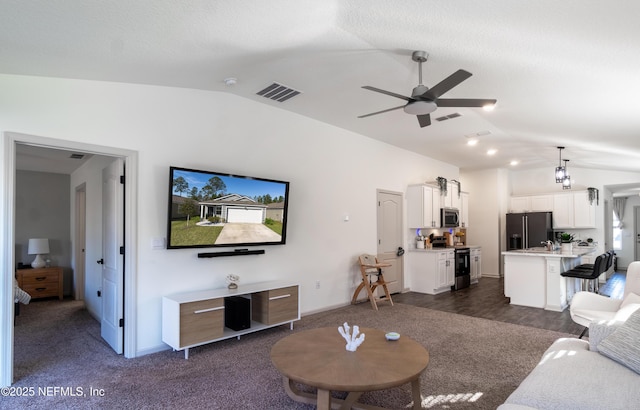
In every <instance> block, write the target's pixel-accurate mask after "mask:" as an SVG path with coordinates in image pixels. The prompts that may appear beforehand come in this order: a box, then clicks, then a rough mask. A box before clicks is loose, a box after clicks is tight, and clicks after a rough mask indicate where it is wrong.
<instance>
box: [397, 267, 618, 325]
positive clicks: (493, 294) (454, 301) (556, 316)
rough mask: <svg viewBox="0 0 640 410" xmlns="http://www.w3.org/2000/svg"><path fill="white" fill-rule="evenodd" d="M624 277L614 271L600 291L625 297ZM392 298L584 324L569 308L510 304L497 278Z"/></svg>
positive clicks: (493, 315)
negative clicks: (454, 288)
mask: <svg viewBox="0 0 640 410" xmlns="http://www.w3.org/2000/svg"><path fill="white" fill-rule="evenodd" d="M625 278H626V276H625V274H624V273H615V274H614V275H612V276H611V277H610V278H609V280H607V283H606V284H604V285H601V286H600V293H601V294H603V295H607V296H610V297H614V298H622V292H623V290H624V283H625ZM392 298H393V301H394V302H398V303H404V304H409V305H414V306H419V307H425V308H429V309H435V310H440V311H444V312H451V313H459V314H462V315H467V316H474V317H481V318H485V319H491V320H497V321H500V322H507V323H515V324H519V325H524V326H531V327H537V328H540V329H548V330H555V331H559V332H565V333H571V334H575V335H576V336H577V335H579V334H580V332H582V326H579V325H577V324H575V323H574V322H573V321H572V320H571V316H570V315H569V309H565V311H564V312H552V311H548V310H544V309H538V308H530V307H525V306H515V305H510V304H509V298H506V297H505V296H504V283H503V280H502V279H497V278H481V279H480V281H479V283H478V284H474V285H471V286H470V287H469V288H466V289H461V290H458V291H455V292H446V293H441V294H439V295H426V294H424V293H417V292H407V293H402V294H395V295H393V296H392Z"/></svg>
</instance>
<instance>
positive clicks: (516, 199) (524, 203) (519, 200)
mask: <svg viewBox="0 0 640 410" xmlns="http://www.w3.org/2000/svg"><path fill="white" fill-rule="evenodd" d="M530 206H531V200H530V198H529V197H528V196H512V197H511V204H510V205H509V211H510V212H527V210H528V209H529V208H530Z"/></svg>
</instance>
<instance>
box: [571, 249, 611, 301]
mask: <svg viewBox="0 0 640 410" xmlns="http://www.w3.org/2000/svg"><path fill="white" fill-rule="evenodd" d="M609 257H610V255H609V254H608V253H603V254H602V255H598V257H597V258H596V261H595V263H594V264H593V267H591V268H588V267H584V268H581V267H580V266H577V267H575V268H573V269H570V270H568V271H566V272H562V273H561V274H560V275H561V276H563V277H565V278H576V279H580V280H581V286H580V289H581V290H586V291H589V292H591V289H592V288H593V292H594V293H598V291H599V283H598V277H599V276H600V275H602V273H603V272H604V271H605V270H606V269H605V268H606V266H607V261H608V259H609ZM592 285H593V286H592Z"/></svg>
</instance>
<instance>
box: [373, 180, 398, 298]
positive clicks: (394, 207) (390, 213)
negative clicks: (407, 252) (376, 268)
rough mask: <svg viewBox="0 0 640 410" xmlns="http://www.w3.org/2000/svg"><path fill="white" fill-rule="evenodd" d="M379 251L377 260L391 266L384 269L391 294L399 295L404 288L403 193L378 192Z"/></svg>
mask: <svg viewBox="0 0 640 410" xmlns="http://www.w3.org/2000/svg"><path fill="white" fill-rule="evenodd" d="M377 201H378V202H377V210H378V211H377V224H378V249H377V258H378V260H379V261H381V262H385V263H389V264H391V266H390V267H387V268H384V276H385V280H386V281H387V283H388V284H389V285H388V288H389V292H390V293H399V292H401V291H402V290H403V288H404V264H403V256H402V253H403V252H399V250H400V249H401V248H402V244H403V235H402V219H403V218H402V216H403V204H402V193H399V192H390V191H383V190H378V191H377Z"/></svg>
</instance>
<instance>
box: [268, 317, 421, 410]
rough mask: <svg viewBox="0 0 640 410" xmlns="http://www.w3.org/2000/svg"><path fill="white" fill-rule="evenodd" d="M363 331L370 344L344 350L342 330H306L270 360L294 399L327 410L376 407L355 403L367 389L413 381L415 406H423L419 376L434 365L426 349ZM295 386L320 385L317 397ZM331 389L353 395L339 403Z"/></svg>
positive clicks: (275, 348) (283, 342)
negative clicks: (340, 332)
mask: <svg viewBox="0 0 640 410" xmlns="http://www.w3.org/2000/svg"><path fill="white" fill-rule="evenodd" d="M360 332H361V333H364V334H365V340H364V343H362V344H361V345H360V346H359V347H358V349H357V350H356V351H355V352H349V351H347V350H346V349H345V345H346V341H345V340H344V338H343V337H342V336H341V335H340V334H339V333H338V328H337V327H335V328H319V329H311V330H306V331H303V332H299V333H294V334H292V335H290V336H287V337H285V338H283V339H281V340H280V341H278V342H277V343H276V344H275V345H274V346H273V348H272V349H271V361H272V362H273V364H274V366H275V367H276V368H277V369H278V370H279V371H280V373H282V374H283V376H284V387H285V390H286V391H287V394H288V395H289V397H291V398H292V399H294V400H296V401H299V402H303V403H309V404H317V406H318V409H323V410H328V409H331V402H332V400H333V401H334V403H335V404H336V405H337V404H338V403H341V404H342V408H351V407H352V406H353V407H355V408H365V409H377V408H379V407H375V406H369V405H365V404H361V403H358V404H356V401H357V400H358V398H359V397H360V396H361V395H362V393H363V392H366V391H373V390H383V389H388V388H391V387H396V386H400V385H402V384H405V383H411V390H412V392H411V393H412V398H413V408H414V409H419V408H421V406H420V404H421V400H422V399H421V397H420V374H422V372H423V371H424V370H425V369H426V368H427V364H428V363H429V352H427V349H425V348H424V347H423V346H422V345H421V344H419V343H417V342H416V341H414V340H412V339H410V338H409V337H407V336H401V337H400V340H396V341H388V340H386V338H385V332H383V331H381V330H378V329H371V328H361V329H360ZM293 382H299V383H302V384H305V385H308V386H312V387H316V388H317V389H318V394H317V395H314V394H310V393H306V392H302V391H300V390H299V389H298V388H296V386H295V385H294V384H293ZM332 390H333V391H344V392H349V394H348V396H347V398H346V399H345V400H338V399H334V398H332V397H331V391H332ZM338 408H339V407H338Z"/></svg>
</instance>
